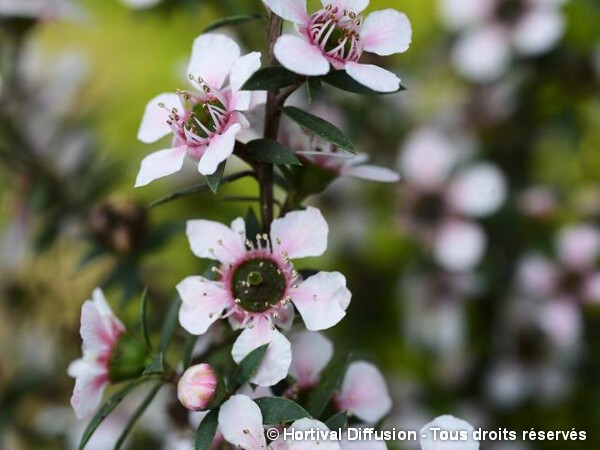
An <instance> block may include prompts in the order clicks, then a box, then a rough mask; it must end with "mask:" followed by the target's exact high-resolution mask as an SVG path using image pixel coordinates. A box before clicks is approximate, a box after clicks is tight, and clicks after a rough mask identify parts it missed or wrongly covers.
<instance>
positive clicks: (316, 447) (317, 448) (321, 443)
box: [288, 419, 340, 450]
mask: <svg viewBox="0 0 600 450" xmlns="http://www.w3.org/2000/svg"><path fill="white" fill-rule="evenodd" d="M290 428H291V429H292V430H294V431H309V430H321V431H325V432H326V431H329V428H327V425H325V424H324V423H323V422H320V421H318V420H314V419H300V420H296V421H295V422H294V423H293V424H292V426H291V427H290ZM317 436H318V432H317ZM288 447H289V449H290V450H339V448H340V444H339V443H338V442H337V441H333V440H329V439H328V440H321V439H309V440H295V439H293V440H289V441H288Z"/></svg>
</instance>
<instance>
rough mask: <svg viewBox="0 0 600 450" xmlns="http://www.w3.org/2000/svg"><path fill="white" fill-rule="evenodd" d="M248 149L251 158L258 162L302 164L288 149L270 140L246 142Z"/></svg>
mask: <svg viewBox="0 0 600 450" xmlns="http://www.w3.org/2000/svg"><path fill="white" fill-rule="evenodd" d="M248 147H250V150H251V151H252V156H253V157H254V159H256V160H257V161H258V162H264V163H270V164H278V165H283V164H292V165H295V166H301V165H302V163H300V161H299V160H298V158H296V155H295V154H294V152H293V151H291V150H290V149H289V148H287V147H285V146H283V145H281V144H280V143H279V142H277V141H273V140H271V139H256V140H254V141H250V142H248Z"/></svg>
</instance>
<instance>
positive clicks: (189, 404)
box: [177, 364, 219, 411]
mask: <svg viewBox="0 0 600 450" xmlns="http://www.w3.org/2000/svg"><path fill="white" fill-rule="evenodd" d="M218 387H219V380H218V376H217V374H216V373H215V371H214V369H213V368H212V367H211V366H210V365H209V364H197V365H195V366H192V367H190V368H188V369H187V370H186V371H185V372H184V373H183V376H182V377H181V379H180V380H179V383H178V384H177V397H178V398H179V401H180V402H181V404H182V405H183V406H185V407H186V408H187V409H189V410H190V411H202V410H204V409H207V408H208V407H209V406H210V405H211V403H212V401H213V399H214V398H215V394H216V393H217V390H218Z"/></svg>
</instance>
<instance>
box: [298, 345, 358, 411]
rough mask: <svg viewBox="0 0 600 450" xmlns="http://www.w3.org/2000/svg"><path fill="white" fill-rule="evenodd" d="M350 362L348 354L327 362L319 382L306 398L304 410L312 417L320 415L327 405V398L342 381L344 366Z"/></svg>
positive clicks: (329, 397)
mask: <svg viewBox="0 0 600 450" xmlns="http://www.w3.org/2000/svg"><path fill="white" fill-rule="evenodd" d="M349 362H350V356H349V355H348V356H346V357H345V358H341V359H337V360H334V361H332V362H330V363H329V365H328V366H327V367H326V368H325V370H324V371H323V373H322V376H321V382H320V383H319V384H318V385H317V387H316V388H315V389H313V391H312V392H311V393H310V395H309V396H308V399H307V400H306V410H307V411H308V412H309V413H310V414H311V415H312V416H313V417H320V416H321V414H323V411H324V410H325V408H326V407H327V404H328V403H329V400H331V397H332V396H333V393H334V392H335V390H336V389H337V388H338V387H339V385H340V383H341V382H342V377H343V376H344V373H346V368H347V367H348V363H349Z"/></svg>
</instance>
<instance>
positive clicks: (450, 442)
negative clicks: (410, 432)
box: [419, 415, 479, 450]
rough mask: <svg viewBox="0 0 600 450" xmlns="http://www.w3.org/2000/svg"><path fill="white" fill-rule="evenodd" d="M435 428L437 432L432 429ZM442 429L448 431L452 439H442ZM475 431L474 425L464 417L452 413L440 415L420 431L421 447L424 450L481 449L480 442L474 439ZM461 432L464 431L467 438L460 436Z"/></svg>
mask: <svg viewBox="0 0 600 450" xmlns="http://www.w3.org/2000/svg"><path fill="white" fill-rule="evenodd" d="M435 429H437V432H436V433H437V434H434V431H432V430H435ZM441 431H446V432H448V433H449V434H450V436H452V439H447V440H443V439H441V437H440V432H441ZM474 431H475V429H474V428H473V426H472V425H471V424H470V423H468V422H465V421H464V420H462V419H458V418H456V417H454V416H450V415H444V416H439V417H436V418H435V419H433V420H432V421H431V422H429V423H428V424H426V425H424V426H423V428H422V429H421V431H420V432H419V435H421V448H422V450H479V442H478V441H476V440H474V439H473V432H474ZM461 432H462V433H464V435H465V439H462V438H461V437H460V434H459V433H461Z"/></svg>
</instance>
